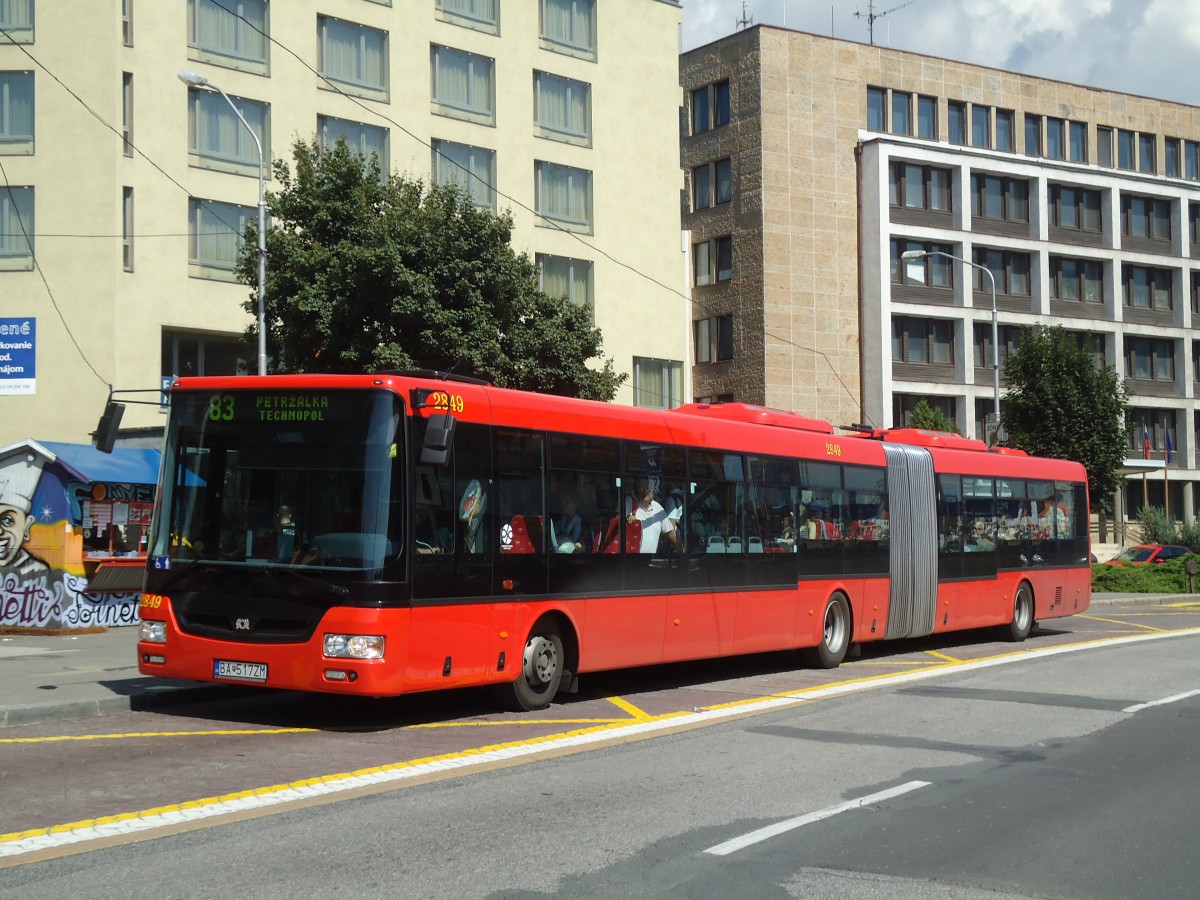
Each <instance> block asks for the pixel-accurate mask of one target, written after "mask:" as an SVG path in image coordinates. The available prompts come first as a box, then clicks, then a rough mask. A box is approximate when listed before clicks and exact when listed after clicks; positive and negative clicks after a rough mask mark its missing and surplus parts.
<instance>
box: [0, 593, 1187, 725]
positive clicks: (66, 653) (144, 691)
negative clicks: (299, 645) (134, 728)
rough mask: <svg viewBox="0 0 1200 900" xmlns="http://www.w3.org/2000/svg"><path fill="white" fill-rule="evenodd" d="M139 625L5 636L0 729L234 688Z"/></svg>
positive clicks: (1156, 599) (1167, 598)
mask: <svg viewBox="0 0 1200 900" xmlns="http://www.w3.org/2000/svg"><path fill="white" fill-rule="evenodd" d="M1189 600H1190V601H1200V594H1093V595H1092V605H1093V606H1111V605H1117V604H1121V605H1130V604H1136V605H1145V606H1156V605H1158V604H1160V603H1164V602H1171V603H1179V602H1184V601H1189ZM137 637H138V629H137V627H136V626H132V627H123V628H110V629H109V630H108V631H106V632H104V633H100V634H78V635H23V634H18V635H9V634H6V635H0V727H3V726H6V725H30V724H33V723H36V722H53V721H59V720H63V719H81V718H86V717H88V716H96V715H104V714H111V713H118V712H125V711H128V710H130V709H152V708H154V707H155V706H162V705H166V704H169V703H180V702H184V701H185V700H199V699H202V698H203V697H205V696H206V695H211V694H214V693H217V692H221V691H226V690H228V685H212V684H204V683H198V682H194V681H173V680H165V679H159V678H148V677H146V676H143V675H142V674H140V673H139V672H138V670H137Z"/></svg>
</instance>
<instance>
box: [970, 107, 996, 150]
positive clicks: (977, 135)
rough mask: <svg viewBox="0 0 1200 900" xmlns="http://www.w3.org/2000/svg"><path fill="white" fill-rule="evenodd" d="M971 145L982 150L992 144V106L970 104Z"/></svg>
mask: <svg viewBox="0 0 1200 900" xmlns="http://www.w3.org/2000/svg"><path fill="white" fill-rule="evenodd" d="M971 146H972V147H980V148H982V149H984V150H986V149H988V148H989V147H991V146H992V108H991V107H990V106H980V105H978V104H977V103H972V104H971Z"/></svg>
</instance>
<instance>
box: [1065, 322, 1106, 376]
mask: <svg viewBox="0 0 1200 900" xmlns="http://www.w3.org/2000/svg"><path fill="white" fill-rule="evenodd" d="M1067 336H1068V337H1069V338H1071V339H1072V340H1073V341H1074V344H1075V346H1076V347H1078V348H1079V349H1080V350H1081V351H1083V352H1084V353H1086V354H1087V355H1088V356H1090V357H1091V358H1092V362H1094V363H1095V364H1096V368H1097V369H1104V367H1105V366H1106V365H1107V363H1106V362H1105V346H1106V344H1105V338H1104V335H1103V334H1102V333H1100V332H1097V331H1068V332H1067Z"/></svg>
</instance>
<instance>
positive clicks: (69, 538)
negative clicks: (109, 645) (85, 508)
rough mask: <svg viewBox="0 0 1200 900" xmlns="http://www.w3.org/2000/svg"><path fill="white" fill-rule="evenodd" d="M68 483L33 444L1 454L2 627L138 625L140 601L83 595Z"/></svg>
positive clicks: (129, 596) (135, 596) (84, 583)
mask: <svg viewBox="0 0 1200 900" xmlns="http://www.w3.org/2000/svg"><path fill="white" fill-rule="evenodd" d="M72 482H73V480H72V479H71V477H70V476H69V474H68V473H66V472H65V471H63V470H62V468H61V467H59V466H56V465H54V457H53V454H49V453H47V452H45V451H44V450H42V448H40V447H39V446H38V445H37V444H36V443H34V442H32V441H27V442H26V443H25V444H20V445H15V446H12V447H8V448H5V449H4V450H2V451H0V627H9V628H87V627H95V626H113V625H132V624H135V623H136V622H137V621H138V601H139V599H140V595H139V594H137V593H125V594H107V593H106V594H89V593H88V592H87V583H88V578H87V575H86V573H85V571H84V566H83V562H82V554H81V545H82V537H81V532H80V529H79V528H78V524H79V522H78V519H77V517H73V516H72V513H71V504H70V501H69V499H68V498H69V495H68V491H67V488H68V485H70V484H72ZM74 484H76V485H77V484H78V482H74Z"/></svg>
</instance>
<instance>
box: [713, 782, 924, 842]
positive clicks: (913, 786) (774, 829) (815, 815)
mask: <svg viewBox="0 0 1200 900" xmlns="http://www.w3.org/2000/svg"><path fill="white" fill-rule="evenodd" d="M929 785H930V782H928V781H909V782H906V783H905V784H902V785H900V786H899V787H894V788H889V789H888V790H886V791H880V792H879V793H877V794H871V795H869V796H867V797H859V798H858V799H857V800H847V801H846V802H845V803H839V804H838V805H837V806H830V807H827V808H825V809H820V810H817V811H816V812H811V813H808V814H807V815H804V816H797V817H796V818H794V819H787V820H785V821H783V822H777V823H775V824H774V825H768V826H767V827H766V828H760V829H758V831H751V832H750V833H749V834H743V835H742V836H741V837H735V838H732V839H730V840H728V841H725V842H724V843H723V844H717V845H716V846H715V847H709V848H708V849H707V850H705V851H704V852H705V853H711V854H712V855H713V856H728V855H729V854H730V853H736V852H737V851H738V850H743V849H745V848H746V847H749V846H750V845H751V844H757V843H759V842H760V841H765V840H767V839H768V838H773V837H776V836H777V835H780V834H783V833H784V832H787V831H792V830H794V829H796V828H800V827H802V826H804V825H811V824H812V823H813V822H820V821H821V820H822V819H828V818H829V817H830V816H836V815H837V814H838V813H844V812H847V811H849V810H851V809H860V808H862V807H864V806H869V805H870V804H872V803H880V802H882V801H884V800H891V799H892V798H893V797H899V796H900V795H901V794H907V793H909V792H910V791H915V790H917V789H918V788H923V787H929Z"/></svg>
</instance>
